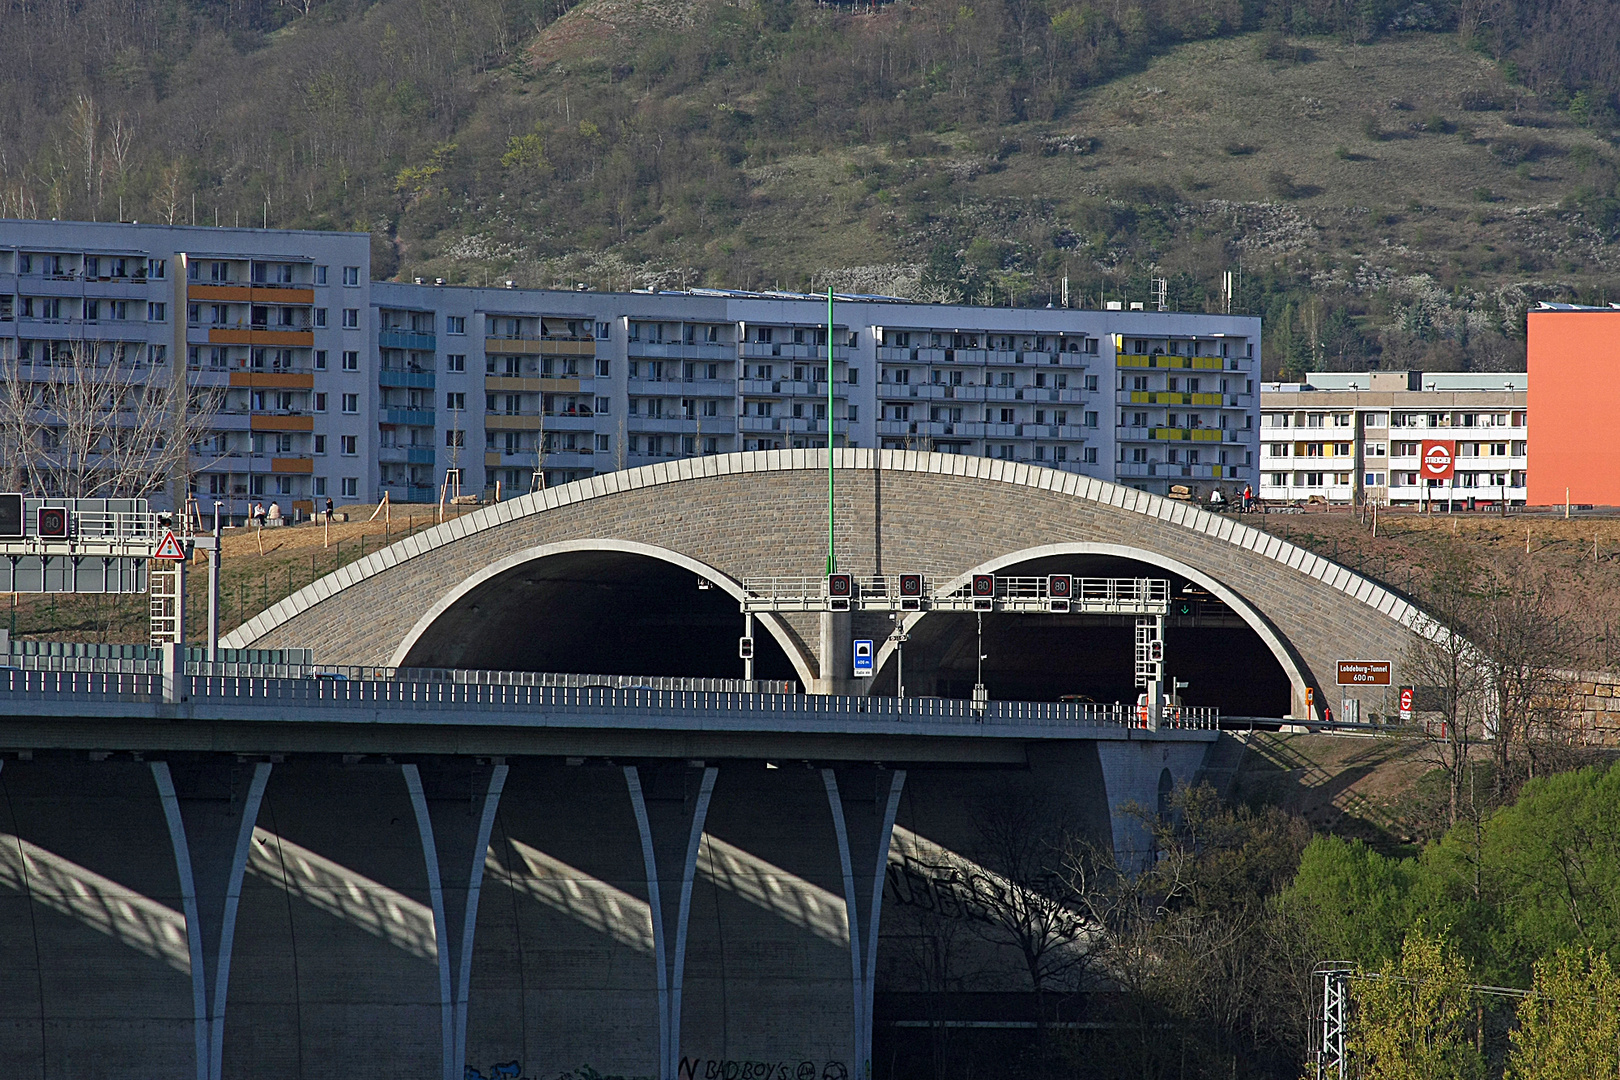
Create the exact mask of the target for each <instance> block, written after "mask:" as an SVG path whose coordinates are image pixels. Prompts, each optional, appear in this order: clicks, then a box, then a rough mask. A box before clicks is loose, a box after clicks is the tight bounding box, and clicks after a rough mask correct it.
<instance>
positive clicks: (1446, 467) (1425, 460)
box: [1419, 439, 1457, 506]
mask: <svg viewBox="0 0 1620 1080" xmlns="http://www.w3.org/2000/svg"><path fill="white" fill-rule="evenodd" d="M1419 475H1421V476H1422V477H1423V488H1424V493H1425V494H1427V493H1428V488H1429V485H1430V483H1431V482H1435V481H1439V480H1444V481H1446V487H1447V488H1448V489H1449V488H1450V487H1451V484H1452V482H1453V480H1454V479H1455V477H1456V475H1457V444H1456V443H1454V442H1452V441H1451V440H1449V439H1447V440H1443V441H1442V440H1438V439H1425V440H1423V457H1422V458H1421V460H1420V463H1419ZM1446 505H1447V506H1450V505H1451V492H1450V491H1449V490H1448V491H1447V492H1446Z"/></svg>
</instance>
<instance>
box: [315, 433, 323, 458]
mask: <svg viewBox="0 0 1620 1080" xmlns="http://www.w3.org/2000/svg"><path fill="white" fill-rule="evenodd" d="M315 452H316V453H317V454H324V453H326V436H325V435H317V436H315Z"/></svg>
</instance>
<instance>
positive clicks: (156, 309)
mask: <svg viewBox="0 0 1620 1080" xmlns="http://www.w3.org/2000/svg"><path fill="white" fill-rule="evenodd" d="M168 318H169V305H167V304H162V303H158V302H157V301H155V300H153V301H148V302H147V305H146V321H147V322H166V321H167V320H168Z"/></svg>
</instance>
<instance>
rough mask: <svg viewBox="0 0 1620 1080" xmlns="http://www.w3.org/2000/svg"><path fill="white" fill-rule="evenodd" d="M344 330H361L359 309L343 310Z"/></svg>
mask: <svg viewBox="0 0 1620 1080" xmlns="http://www.w3.org/2000/svg"><path fill="white" fill-rule="evenodd" d="M343 329H345V330H358V329H360V309H359V308H352V307H346V308H344V309H343Z"/></svg>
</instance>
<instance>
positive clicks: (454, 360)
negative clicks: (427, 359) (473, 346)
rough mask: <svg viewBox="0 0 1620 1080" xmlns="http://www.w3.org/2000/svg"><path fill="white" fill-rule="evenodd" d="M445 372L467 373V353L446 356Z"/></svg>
mask: <svg viewBox="0 0 1620 1080" xmlns="http://www.w3.org/2000/svg"><path fill="white" fill-rule="evenodd" d="M444 370H446V371H466V370H467V354H466V353H447V354H446V355H445V358H444Z"/></svg>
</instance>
